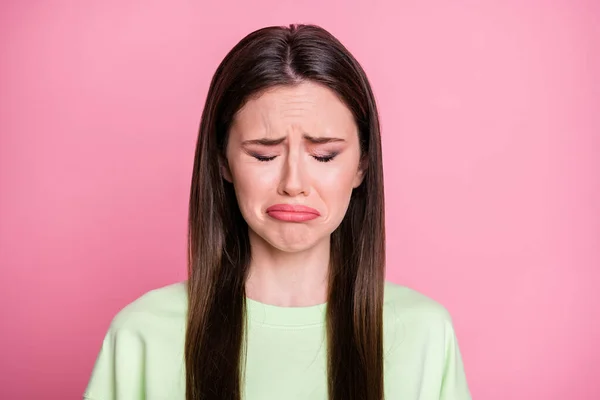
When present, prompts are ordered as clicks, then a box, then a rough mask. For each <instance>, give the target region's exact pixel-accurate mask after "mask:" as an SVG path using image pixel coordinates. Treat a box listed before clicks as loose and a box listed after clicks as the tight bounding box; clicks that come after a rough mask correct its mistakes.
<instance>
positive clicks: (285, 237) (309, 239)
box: [254, 226, 329, 253]
mask: <svg viewBox="0 0 600 400" xmlns="http://www.w3.org/2000/svg"><path fill="white" fill-rule="evenodd" d="M297 228H301V229H297ZM254 235H255V236H257V237H258V238H259V240H260V241H262V242H263V243H264V244H266V245H267V246H269V247H272V248H273V249H276V250H279V251H281V252H285V253H299V252H303V251H307V250H310V249H312V248H314V247H316V246H318V245H319V244H321V243H323V241H325V240H329V235H320V234H318V233H317V232H314V230H312V229H306V227H305V226H304V227H300V226H298V227H294V229H284V230H277V231H275V232H273V231H267V232H261V231H258V232H255V233H254Z"/></svg>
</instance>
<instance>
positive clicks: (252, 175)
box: [231, 165, 277, 210]
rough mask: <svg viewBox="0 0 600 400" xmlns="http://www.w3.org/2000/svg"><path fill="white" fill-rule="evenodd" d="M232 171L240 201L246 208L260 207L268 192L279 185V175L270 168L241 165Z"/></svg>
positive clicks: (242, 206)
mask: <svg viewBox="0 0 600 400" xmlns="http://www.w3.org/2000/svg"><path fill="white" fill-rule="evenodd" d="M231 173H232V175H233V176H232V178H233V185H234V187H235V192H236V196H237V199H238V203H239V205H240V208H242V209H245V210H250V209H254V208H256V207H260V206H261V205H262V204H261V202H262V201H264V200H265V198H266V196H267V194H268V193H269V192H271V191H272V190H274V189H275V188H276V187H277V175H276V174H275V173H274V172H273V171H270V170H269V169H268V168H256V166H250V165H239V166H237V168H235V169H232V171H231Z"/></svg>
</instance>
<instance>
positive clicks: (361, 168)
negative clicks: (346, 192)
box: [352, 155, 368, 189]
mask: <svg viewBox="0 0 600 400" xmlns="http://www.w3.org/2000/svg"><path fill="white" fill-rule="evenodd" d="M367 167H368V158H367V156H366V155H364V156H363V157H362V158H361V160H360V163H359V164H358V169H357V170H356V175H355V176H354V182H353V183H352V187H353V188H354V189H356V188H357V187H359V186H360V184H361V183H362V181H363V179H364V178H365V172H366V171H367Z"/></svg>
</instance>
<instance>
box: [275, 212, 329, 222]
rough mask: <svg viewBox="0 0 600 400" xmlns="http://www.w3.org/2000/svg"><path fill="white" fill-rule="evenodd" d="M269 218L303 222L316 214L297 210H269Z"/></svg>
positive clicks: (315, 216)
mask: <svg viewBox="0 0 600 400" xmlns="http://www.w3.org/2000/svg"><path fill="white" fill-rule="evenodd" d="M267 214H269V216H270V217H271V218H275V219H278V220H280V221H286V222H305V221H310V220H313V219H315V218H317V217H318V215H317V214H314V213H308V212H298V211H269V212H268V213H267Z"/></svg>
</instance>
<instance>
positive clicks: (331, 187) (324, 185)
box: [318, 166, 356, 215]
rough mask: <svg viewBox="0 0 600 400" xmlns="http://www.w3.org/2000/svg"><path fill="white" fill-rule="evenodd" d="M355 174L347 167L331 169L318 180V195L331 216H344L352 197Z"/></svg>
mask: <svg viewBox="0 0 600 400" xmlns="http://www.w3.org/2000/svg"><path fill="white" fill-rule="evenodd" d="M355 176H356V173H355V172H354V169H353V168H352V167H349V166H340V167H337V166H336V167H335V168H331V169H330V170H329V171H328V172H327V173H321V174H320V175H319V179H318V187H319V193H320V195H321V198H322V199H323V201H324V202H325V203H326V204H327V207H328V209H329V210H330V212H331V213H333V214H342V215H343V214H344V212H345V210H346V206H347V205H348V202H349V201H350V196H351V195H352V190H353V183H354V178H355Z"/></svg>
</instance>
